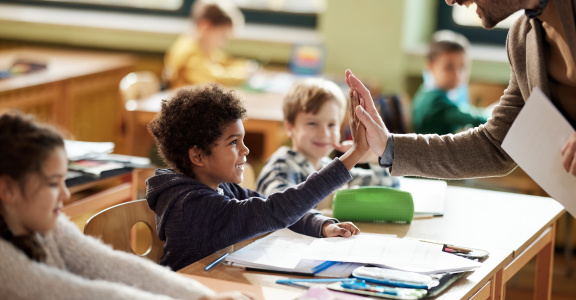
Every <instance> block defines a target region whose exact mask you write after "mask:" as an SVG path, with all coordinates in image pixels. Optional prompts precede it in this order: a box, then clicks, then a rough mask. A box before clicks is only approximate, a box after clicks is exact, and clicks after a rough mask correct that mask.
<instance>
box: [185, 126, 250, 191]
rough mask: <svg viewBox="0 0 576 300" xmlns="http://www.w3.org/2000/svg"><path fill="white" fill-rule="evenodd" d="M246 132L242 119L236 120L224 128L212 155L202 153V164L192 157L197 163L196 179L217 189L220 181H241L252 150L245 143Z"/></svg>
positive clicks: (195, 168) (195, 169) (213, 147)
mask: <svg viewBox="0 0 576 300" xmlns="http://www.w3.org/2000/svg"><path fill="white" fill-rule="evenodd" d="M244 134H245V132H244V126H243V125H242V120H236V122H233V123H230V124H229V125H227V126H226V127H225V128H224V130H223V133H222V136H221V137H220V138H218V139H217V140H216V141H215V142H214V145H213V146H212V153H211V154H210V155H206V154H201V156H202V159H201V162H200V164H198V163H195V162H194V158H192V157H191V160H192V161H193V163H194V164H195V165H196V166H195V167H194V174H195V176H196V179H197V180H198V181H200V182H202V183H204V184H205V185H207V186H209V187H211V188H213V189H215V190H216V189H217V188H218V185H219V184H220V183H238V184H239V183H241V182H242V180H243V177H244V164H245V163H246V156H247V155H248V153H249V152H250V150H249V149H248V148H247V147H246V145H244ZM190 155H191V156H193V155H194V154H190Z"/></svg>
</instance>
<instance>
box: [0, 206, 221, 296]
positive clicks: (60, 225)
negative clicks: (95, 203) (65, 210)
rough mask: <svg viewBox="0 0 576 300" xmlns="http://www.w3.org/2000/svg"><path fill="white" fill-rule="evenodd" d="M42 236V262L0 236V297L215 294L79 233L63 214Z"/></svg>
mask: <svg viewBox="0 0 576 300" xmlns="http://www.w3.org/2000/svg"><path fill="white" fill-rule="evenodd" d="M40 240H41V242H42V244H43V245H44V246H45V249H46V252H47V260H46V262H45V263H38V262H35V261H32V260H30V259H29V258H28V257H27V256H26V255H25V254H24V252H22V251H21V250H19V249H17V248H15V247H14V246H13V245H12V244H11V243H8V242H6V241H5V240H3V239H0V298H2V299H14V300H15V299H46V300H48V299H59V300H62V299H86V300H89V299H94V300H96V299H99V300H101V299H105V300H114V299H155V300H160V299H199V298H201V297H202V296H205V295H213V294H214V292H213V291H211V290H210V289H208V288H206V287H204V286H202V285H201V284H200V283H198V282H196V281H194V280H191V279H189V278H185V277H183V276H180V275H178V274H176V273H174V272H172V271H170V270H169V269H167V268H164V267H161V266H159V265H157V264H155V263H153V262H151V261H148V260H147V259H144V258H140V257H137V256H136V255H132V254H128V253H124V252H121V251H115V250H112V249H111V248H110V247H109V246H107V245H104V244H103V243H101V242H100V241H99V240H96V239H94V238H92V237H89V236H85V235H83V234H82V233H81V232H80V231H79V230H78V228H77V227H76V226H75V225H74V224H73V223H71V222H70V221H69V220H68V219H67V218H66V217H65V216H60V217H59V218H58V221H57V224H56V227H55V228H54V229H53V230H52V231H51V232H50V233H48V234H46V235H45V236H42V237H40Z"/></svg>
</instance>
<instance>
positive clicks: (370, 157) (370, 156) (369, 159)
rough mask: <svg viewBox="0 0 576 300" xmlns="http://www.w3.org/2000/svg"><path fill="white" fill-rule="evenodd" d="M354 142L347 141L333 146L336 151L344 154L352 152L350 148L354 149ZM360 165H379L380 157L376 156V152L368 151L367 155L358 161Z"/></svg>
mask: <svg viewBox="0 0 576 300" xmlns="http://www.w3.org/2000/svg"><path fill="white" fill-rule="evenodd" d="M352 145H353V142H352V141H350V140H346V141H342V143H340V144H335V145H333V147H334V149H336V150H338V151H340V152H342V153H344V152H346V151H348V150H350V148H352ZM358 163H360V164H364V163H369V164H370V163H372V164H377V163H378V156H376V155H375V154H374V152H372V151H368V152H366V154H364V156H363V157H362V158H361V159H360V160H359V161H358Z"/></svg>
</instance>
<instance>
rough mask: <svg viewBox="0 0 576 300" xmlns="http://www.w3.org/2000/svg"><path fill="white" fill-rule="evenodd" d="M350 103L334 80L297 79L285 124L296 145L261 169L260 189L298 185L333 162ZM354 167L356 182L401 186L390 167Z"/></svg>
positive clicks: (269, 190)
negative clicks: (332, 153) (332, 155)
mask: <svg viewBox="0 0 576 300" xmlns="http://www.w3.org/2000/svg"><path fill="white" fill-rule="evenodd" d="M347 107H348V103H347V101H346V97H345V96H344V93H343V92H342V90H341V89H340V88H339V87H338V86H337V85H336V84H335V83H333V82H331V81H328V80H325V79H320V78H310V79H306V80H303V81H300V82H297V83H295V84H294V85H293V86H292V88H291V89H290V90H289V91H288V93H287V94H286V97H284V104H283V110H284V127H285V128H286V131H287V133H288V136H289V137H290V139H291V140H292V148H290V147H287V146H282V147H280V148H279V149H278V150H276V152H274V154H272V156H271V157H270V159H268V161H267V162H266V164H265V165H264V167H263V168H262V171H261V172H260V175H259V176H258V179H257V181H256V190H257V191H258V192H259V193H262V194H264V195H270V194H272V193H276V192H279V191H283V190H285V189H286V188H288V187H291V186H295V185H298V184H300V183H302V182H304V181H305V180H306V178H308V176H310V174H312V173H314V172H316V171H318V170H320V169H322V168H324V167H325V166H327V165H328V164H330V163H331V162H332V159H330V158H329V157H328V155H329V154H330V153H331V152H332V151H333V150H334V146H335V145H339V144H340V127H341V125H342V121H343V119H344V114H345V113H346V111H347ZM376 160H377V158H376V157H375V156H374V157H373V162H374V164H375V166H374V168H371V169H361V168H353V169H352V170H350V174H351V175H352V180H351V181H350V182H349V183H348V186H349V187H352V186H366V185H380V186H397V185H398V179H396V178H393V177H391V176H390V173H389V172H388V169H386V168H382V167H380V166H378V165H377V161H376Z"/></svg>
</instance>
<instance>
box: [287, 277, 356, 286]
mask: <svg viewBox="0 0 576 300" xmlns="http://www.w3.org/2000/svg"><path fill="white" fill-rule="evenodd" d="M355 280H356V279H354V278H317V279H300V278H295V279H278V280H276V283H278V284H285V285H293V286H298V287H303V288H309V286H307V285H304V284H298V282H302V283H327V282H338V281H342V282H348V281H355Z"/></svg>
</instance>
